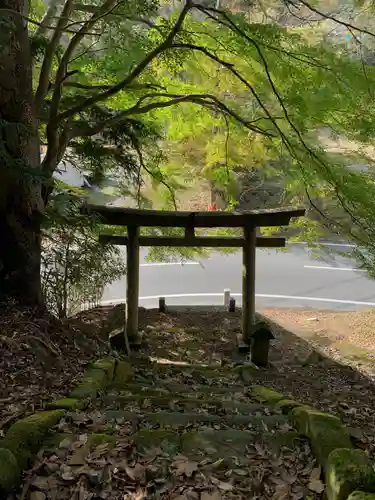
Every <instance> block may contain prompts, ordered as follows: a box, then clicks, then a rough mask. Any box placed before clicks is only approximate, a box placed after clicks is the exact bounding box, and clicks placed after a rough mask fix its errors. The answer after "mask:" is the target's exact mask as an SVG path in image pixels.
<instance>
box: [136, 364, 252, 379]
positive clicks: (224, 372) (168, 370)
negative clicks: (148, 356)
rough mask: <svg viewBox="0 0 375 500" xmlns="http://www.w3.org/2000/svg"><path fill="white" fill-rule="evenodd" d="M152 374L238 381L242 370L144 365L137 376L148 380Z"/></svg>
mask: <svg viewBox="0 0 375 500" xmlns="http://www.w3.org/2000/svg"><path fill="white" fill-rule="evenodd" d="M247 367H248V369H250V368H251V365H247ZM253 369H254V373H256V371H257V368H256V367H254V366H253ZM152 372H154V373H155V374H157V375H159V376H160V375H163V376H166V375H170V376H184V377H187V378H195V379H198V378H203V379H207V378H209V379H236V378H238V377H239V373H240V369H239V367H236V366H234V365H227V366H221V365H220V364H210V365H199V364H192V365H185V364H174V363H144V364H141V365H138V366H137V370H136V376H138V377H144V378H145V379H148V378H149V376H150V373H152Z"/></svg>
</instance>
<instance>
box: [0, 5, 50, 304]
mask: <svg viewBox="0 0 375 500" xmlns="http://www.w3.org/2000/svg"><path fill="white" fill-rule="evenodd" d="M27 5H28V0H0V20H1V25H2V28H1V30H0V68H1V78H0V298H1V300H4V299H15V300H17V302H19V303H21V304H25V305H26V304H27V305H35V306H41V305H42V294H41V287H40V222H41V217H42V214H43V209H44V205H43V203H42V198H41V184H42V182H41V174H40V171H36V167H39V165H40V154H39V141H38V133H37V119H36V116H35V110H34V102H33V101H34V99H33V93H32V62H31V54H30V46H29V40H28V31H27V23H26V22H25V20H24V18H23V15H24V14H25V12H27Z"/></svg>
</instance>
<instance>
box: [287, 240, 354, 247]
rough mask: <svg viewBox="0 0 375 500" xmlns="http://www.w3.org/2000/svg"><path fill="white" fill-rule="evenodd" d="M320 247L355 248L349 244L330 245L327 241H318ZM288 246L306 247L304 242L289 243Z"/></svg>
mask: <svg viewBox="0 0 375 500" xmlns="http://www.w3.org/2000/svg"><path fill="white" fill-rule="evenodd" d="M319 244H320V245H324V246H326V247H346V248H355V247H356V245H351V244H350V243H331V242H329V241H320V242H319ZM290 245H308V243H307V242H306V241H301V242H296V243H290Z"/></svg>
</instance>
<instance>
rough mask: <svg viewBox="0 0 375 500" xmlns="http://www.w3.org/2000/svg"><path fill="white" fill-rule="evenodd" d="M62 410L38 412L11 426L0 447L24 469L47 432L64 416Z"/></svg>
mask: <svg viewBox="0 0 375 500" xmlns="http://www.w3.org/2000/svg"><path fill="white" fill-rule="evenodd" d="M64 414H65V411H64V410H52V411H40V412H38V413H34V415H30V416H29V417H26V418H24V419H22V420H18V422H16V423H15V424H13V425H12V426H11V427H10V429H9V430H8V432H7V433H6V435H5V437H4V439H3V440H2V441H1V447H2V448H6V449H8V450H9V451H11V452H12V453H13V455H14V456H15V458H16V460H17V462H18V465H19V466H20V468H21V469H24V468H25V467H26V466H27V465H28V464H29V462H30V460H31V458H32V456H33V454H34V453H36V452H37V451H38V450H39V448H40V446H41V444H42V443H43V440H44V439H45V437H46V436H47V435H48V432H49V430H50V429H51V428H52V427H53V426H54V425H56V424H57V423H58V422H59V420H60V419H61V418H62V417H63V416H64Z"/></svg>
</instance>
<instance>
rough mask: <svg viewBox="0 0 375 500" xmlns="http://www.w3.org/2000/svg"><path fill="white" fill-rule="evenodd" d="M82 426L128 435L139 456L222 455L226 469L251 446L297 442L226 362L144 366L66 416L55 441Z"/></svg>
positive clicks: (242, 460)
mask: <svg viewBox="0 0 375 500" xmlns="http://www.w3.org/2000/svg"><path fill="white" fill-rule="evenodd" d="M83 428H84V430H85V432H88V433H91V432H92V433H94V434H98V433H99V434H101V435H102V436H108V441H109V442H111V441H112V439H113V438H118V437H122V438H123V437H124V436H127V437H129V438H131V439H132V440H133V441H134V443H135V446H136V448H137V450H138V452H139V453H141V454H144V453H146V451H147V450H148V449H152V448H155V447H156V448H158V449H161V450H164V451H166V452H168V453H170V454H174V455H177V454H179V453H180V454H183V455H184V456H185V457H187V458H188V459H189V460H194V461H197V462H201V461H202V460H203V461H204V460H210V461H212V462H215V461H216V460H221V463H222V466H223V467H225V468H226V470H230V469H231V468H232V467H233V466H234V465H235V464H237V466H239V465H241V466H249V464H250V462H251V461H252V458H249V456H248V455H247V452H251V450H254V449H258V450H259V449H267V450H269V452H270V453H271V454H275V455H277V454H278V453H279V452H280V450H281V449H282V448H283V447H288V448H290V449H293V448H294V446H295V443H297V444H298V445H299V444H300V442H301V438H300V437H299V435H298V433H297V432H296V431H295V430H294V429H293V428H292V427H291V426H290V425H289V423H288V418H287V416H286V415H283V414H282V412H281V411H280V410H278V409H275V408H274V407H272V406H268V405H266V404H263V403H261V402H260V401H259V400H257V399H256V398H253V397H251V396H250V394H249V391H248V387H247V385H244V383H243V382H242V380H241V378H240V376H239V373H238V372H237V371H235V370H233V369H232V368H225V367H223V368H221V367H219V368H216V367H215V368H213V367H202V366H200V367H195V366H184V365H157V364H151V363H150V364H147V363H146V364H144V366H140V367H138V368H137V369H136V370H135V374H134V377H133V379H132V381H130V382H128V383H126V384H125V385H124V386H116V387H111V388H109V390H107V391H105V392H104V393H102V394H101V395H100V397H98V398H97V399H96V400H94V401H93V402H92V404H91V406H90V407H89V408H88V409H86V410H85V411H80V412H74V413H72V414H70V415H68V416H67V417H66V419H65V424H64V425H62V426H61V429H62V430H64V434H63V435H61V439H66V437H67V436H69V435H74V436H78V435H79V434H80V433H81V432H82V429H83ZM103 439H105V438H103ZM250 455H251V453H250Z"/></svg>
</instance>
